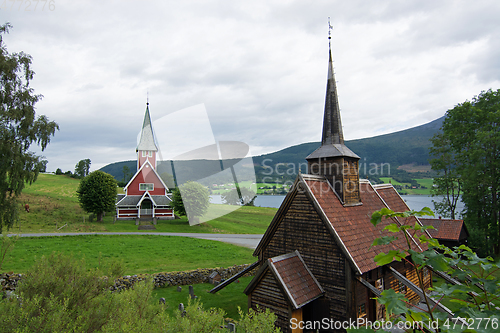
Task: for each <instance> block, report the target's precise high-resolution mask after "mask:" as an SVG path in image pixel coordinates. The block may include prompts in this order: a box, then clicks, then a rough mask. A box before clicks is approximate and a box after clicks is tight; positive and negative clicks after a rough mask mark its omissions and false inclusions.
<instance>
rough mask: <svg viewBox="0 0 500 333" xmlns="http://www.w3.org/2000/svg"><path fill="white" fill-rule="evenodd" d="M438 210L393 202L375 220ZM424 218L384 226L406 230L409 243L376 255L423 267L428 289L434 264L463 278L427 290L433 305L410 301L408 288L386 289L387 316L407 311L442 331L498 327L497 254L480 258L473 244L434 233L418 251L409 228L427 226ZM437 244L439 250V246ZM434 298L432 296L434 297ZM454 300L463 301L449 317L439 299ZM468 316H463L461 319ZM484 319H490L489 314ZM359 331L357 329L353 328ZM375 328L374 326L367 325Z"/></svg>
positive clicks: (381, 260) (382, 300) (499, 264)
mask: <svg viewBox="0 0 500 333" xmlns="http://www.w3.org/2000/svg"><path fill="white" fill-rule="evenodd" d="M423 215H432V212H431V211H430V209H428V208H427V207H426V208H424V209H423V210H422V211H418V212H417V211H410V212H394V211H392V210H389V209H387V208H383V209H381V210H379V211H376V212H374V213H373V215H372V223H373V224H374V225H377V224H378V223H380V221H381V220H382V218H393V217H397V218H399V219H406V218H411V217H412V216H423ZM431 228H432V227H424V226H421V225H420V224H418V223H415V224H414V225H409V224H405V223H401V224H395V223H393V224H390V225H388V226H386V227H385V228H384V229H385V230H387V231H389V232H393V233H397V234H399V235H403V236H404V237H405V238H406V240H407V248H400V249H398V250H393V251H390V252H389V253H388V254H384V253H381V254H380V255H378V256H377V257H376V258H375V261H376V262H377V264H378V265H385V264H387V263H389V262H391V261H392V260H393V259H397V260H405V261H406V263H407V264H409V265H412V266H413V267H414V268H415V269H416V271H417V277H418V281H419V283H418V286H419V287H420V289H422V290H424V289H425V288H424V282H423V278H422V272H423V271H424V270H425V269H427V268H426V267H431V268H432V269H433V270H434V271H441V272H444V273H447V274H449V275H450V276H452V277H453V278H455V279H456V280H459V281H461V284H458V285H451V284H446V283H443V284H442V285H440V286H435V287H434V288H432V290H433V292H434V294H435V296H430V295H428V294H427V293H424V299H425V303H426V304H427V306H425V307H424V308H420V309H417V308H416V307H413V306H409V305H411V303H410V302H409V300H408V299H406V297H405V296H404V295H403V294H400V293H398V292H396V291H394V290H392V289H391V290H385V291H383V292H382V295H381V296H380V297H378V298H377V300H378V302H379V303H381V304H384V305H385V308H386V316H387V317H386V319H387V320H392V321H394V322H397V321H399V320H400V319H399V318H398V319H395V317H394V316H399V315H404V316H405V318H406V319H405V320H406V321H408V322H420V321H422V322H423V323H424V325H427V329H428V330H429V329H431V331H436V329H437V328H439V331H440V332H496V331H497V329H498V324H499V323H498V321H499V320H500V315H499V313H498V310H497V309H496V306H498V305H500V281H499V279H498V278H497V277H496V276H495V273H496V272H498V271H499V270H500V261H498V262H496V261H495V260H493V259H492V258H491V257H488V258H480V257H478V255H477V254H476V253H474V252H473V251H472V250H471V249H470V248H469V247H467V246H465V245H461V246H459V247H455V248H454V249H449V248H447V247H446V246H443V245H440V244H439V243H438V241H437V240H435V239H432V238H431V239H429V238H428V237H427V236H426V235H425V233H423V234H421V235H420V236H419V237H417V239H418V240H419V241H420V243H421V244H428V247H429V248H428V250H425V251H422V252H417V251H415V250H413V249H412V247H411V243H410V241H409V238H408V234H413V235H416V234H417V233H419V232H421V231H422V230H425V229H431ZM393 239H395V237H384V238H383V239H377V240H376V241H375V242H374V244H373V246H376V245H379V244H388V243H390V242H391V241H392V240H393ZM436 250H439V252H438V251H436ZM431 299H432V301H431ZM443 301H450V302H454V303H457V304H459V307H458V309H457V310H456V311H455V313H454V316H455V317H454V318H453V319H448V316H447V314H446V313H443V312H439V311H438V309H437V307H436V306H434V304H436V303H438V304H439V303H443ZM459 318H462V319H459ZM483 319H484V320H483ZM348 331H355V330H348ZM364 331H368V332H375V331H374V330H366V329H365V330H364Z"/></svg>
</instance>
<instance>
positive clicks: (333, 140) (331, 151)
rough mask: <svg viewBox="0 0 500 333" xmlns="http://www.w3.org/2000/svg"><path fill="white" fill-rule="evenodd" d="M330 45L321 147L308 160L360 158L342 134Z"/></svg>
mask: <svg viewBox="0 0 500 333" xmlns="http://www.w3.org/2000/svg"><path fill="white" fill-rule="evenodd" d="M329 38H330V37H329ZM328 44H329V47H328V56H329V59H328V79H327V83H326V97H325V111H324V116H323V135H322V137H321V147H319V148H318V149H316V150H315V151H314V152H313V153H312V154H311V155H309V156H307V157H306V160H309V159H316V158H323V157H336V156H348V157H353V158H359V156H358V155H356V154H355V153H353V152H352V151H351V150H350V149H349V148H347V146H345V145H344V134H343V132H342V120H341V118H340V107H339V99H338V95H337V84H336V82H335V75H334V73H333V60H332V50H331V46H330V43H328Z"/></svg>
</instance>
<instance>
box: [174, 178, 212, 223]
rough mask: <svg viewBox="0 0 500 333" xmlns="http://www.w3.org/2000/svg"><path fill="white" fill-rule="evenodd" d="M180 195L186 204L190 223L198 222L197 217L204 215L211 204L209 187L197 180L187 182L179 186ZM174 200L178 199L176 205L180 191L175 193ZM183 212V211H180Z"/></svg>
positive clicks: (185, 210) (185, 207)
mask: <svg viewBox="0 0 500 333" xmlns="http://www.w3.org/2000/svg"><path fill="white" fill-rule="evenodd" d="M179 192H180V196H181V199H182V203H183V206H184V213H185V214H186V215H187V216H188V220H189V224H190V225H192V224H194V223H196V222H197V221H196V220H197V218H198V217H200V216H203V215H204V214H205V213H206V212H207V210H208V206H209V205H210V194H209V193H208V189H207V188H206V187H205V186H203V185H201V184H199V183H197V182H191V181H189V182H186V183H184V184H182V185H181V186H180V187H179ZM174 195H175V197H174V198H173V199H172V200H176V203H174V204H173V205H174V211H175V207H176V206H175V205H176V204H177V202H178V198H179V193H177V194H175V192H174ZM179 213H180V214H182V213H181V212H179Z"/></svg>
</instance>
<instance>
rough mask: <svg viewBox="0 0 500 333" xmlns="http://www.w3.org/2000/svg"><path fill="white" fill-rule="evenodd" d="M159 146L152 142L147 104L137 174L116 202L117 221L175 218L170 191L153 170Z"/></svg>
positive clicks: (138, 149) (138, 154) (153, 137)
mask: <svg viewBox="0 0 500 333" xmlns="http://www.w3.org/2000/svg"><path fill="white" fill-rule="evenodd" d="M157 152H158V145H157V143H156V140H155V136H154V131H153V124H152V122H151V115H150V112H149V103H146V111H145V114H144V121H143V124H142V129H141V135H140V139H139V144H138V145H137V148H136V153H137V172H136V173H135V174H134V175H133V176H132V178H131V179H130V181H129V182H128V183H127V185H125V187H124V191H125V194H119V195H118V196H117V200H116V219H117V220H131V219H133V220H135V221H136V224H139V221H140V220H145V219H147V220H152V221H153V223H154V224H156V222H157V220H159V219H174V218H175V215H174V210H173V208H172V206H171V202H172V199H171V198H170V195H169V193H168V192H169V189H168V187H167V185H166V184H165V183H164V182H163V180H162V179H161V177H160V175H159V174H158V173H157V171H156V167H157V156H156V154H157Z"/></svg>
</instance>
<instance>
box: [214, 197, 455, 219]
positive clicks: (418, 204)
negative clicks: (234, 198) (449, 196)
mask: <svg viewBox="0 0 500 333" xmlns="http://www.w3.org/2000/svg"><path fill="white" fill-rule="evenodd" d="M401 198H403V200H404V201H405V202H406V204H407V205H408V207H410V209H413V210H421V209H422V208H424V207H429V208H430V209H432V210H434V204H433V203H432V200H435V201H439V200H440V199H441V197H431V196H430V195H402V196H401ZM283 199H285V196H284V195H258V196H257V198H256V199H255V206H258V207H272V208H279V206H280V205H281V203H282V202H283ZM210 202H211V203H215V204H221V203H222V199H221V196H220V195H211V196H210ZM457 206H458V209H457V212H460V211H461V210H462V209H463V208H464V204H463V202H459V203H458V205H457ZM459 216H460V215H459V214H457V217H458V218H459ZM436 217H437V216H436Z"/></svg>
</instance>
